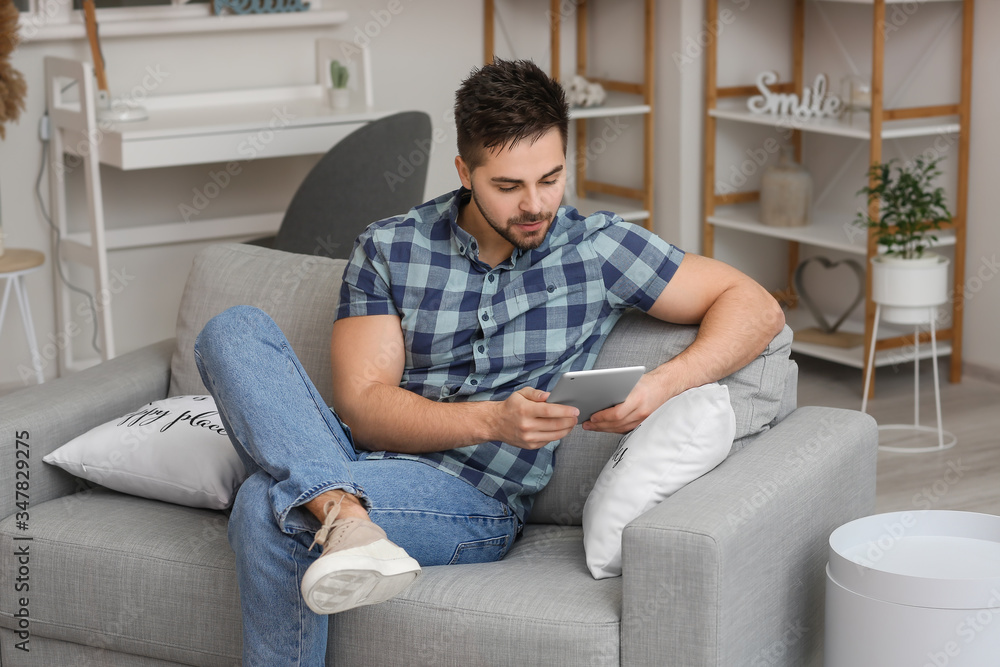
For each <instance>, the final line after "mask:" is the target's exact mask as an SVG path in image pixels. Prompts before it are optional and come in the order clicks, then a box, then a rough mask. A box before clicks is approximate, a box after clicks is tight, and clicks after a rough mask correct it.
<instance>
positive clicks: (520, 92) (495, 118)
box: [455, 58, 569, 169]
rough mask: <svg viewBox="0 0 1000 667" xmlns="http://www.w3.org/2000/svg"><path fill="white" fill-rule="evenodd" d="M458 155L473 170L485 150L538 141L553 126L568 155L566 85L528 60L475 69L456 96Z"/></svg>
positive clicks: (505, 62) (494, 64) (505, 61)
mask: <svg viewBox="0 0 1000 667" xmlns="http://www.w3.org/2000/svg"><path fill="white" fill-rule="evenodd" d="M455 125H456V126H457V128H458V154H459V155H461V156H462V159H463V160H465V163H466V164H467V165H468V166H469V169H475V168H476V167H478V166H479V165H481V164H482V163H483V160H484V152H485V151H486V150H497V151H500V150H503V149H504V148H507V147H509V146H514V145H516V144H517V143H518V142H520V141H521V140H523V139H527V140H528V141H532V142H533V141H536V140H537V139H538V138H539V137H541V136H542V135H543V134H545V133H546V132H548V131H549V130H550V129H552V128H553V127H555V128H558V129H559V134H560V135H561V136H562V143H563V153H564V154H565V152H566V141H567V133H568V128H569V105H568V104H567V103H566V93H565V92H564V91H563V88H562V86H560V85H559V83H557V82H556V81H553V80H552V78H551V77H549V75H547V74H546V73H545V72H543V71H542V70H541V68H539V67H538V65H536V64H535V63H533V62H531V61H530V60H500V59H499V58H498V59H496V60H494V62H493V63H492V64H489V65H484V66H482V67H480V68H478V69H474V70H472V73H471V74H470V75H469V78H467V79H466V80H465V81H463V82H462V85H461V86H460V87H459V89H458V91H457V92H456V93H455Z"/></svg>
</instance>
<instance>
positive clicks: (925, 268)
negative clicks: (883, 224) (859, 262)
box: [871, 253, 951, 324]
mask: <svg viewBox="0 0 1000 667" xmlns="http://www.w3.org/2000/svg"><path fill="white" fill-rule="evenodd" d="M871 264H872V301H874V302H876V303H878V304H881V305H882V313H881V316H882V319H884V320H886V321H887V322H895V323H896V324H927V323H928V322H930V311H929V309H930V308H931V307H933V306H940V305H941V304H943V303H945V302H947V301H948V265H949V264H951V260H950V259H948V258H947V257H942V256H941V255H937V254H934V253H925V254H924V256H923V257H919V258H916V259H903V258H900V257H892V256H888V255H878V256H876V257H872V259H871Z"/></svg>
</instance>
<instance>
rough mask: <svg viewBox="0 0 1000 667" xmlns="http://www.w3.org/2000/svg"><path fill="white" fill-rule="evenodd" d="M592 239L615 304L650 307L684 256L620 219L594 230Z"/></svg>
mask: <svg viewBox="0 0 1000 667" xmlns="http://www.w3.org/2000/svg"><path fill="white" fill-rule="evenodd" d="M591 242H592V244H593V247H594V251H595V252H596V253H597V255H598V256H599V257H600V258H601V259H602V260H603V261H602V267H601V271H602V274H603V278H604V284H605V286H606V287H607V289H608V292H609V297H608V298H609V300H610V301H611V303H612V305H614V306H616V307H635V308H638V309H640V310H642V311H649V309H650V308H652V307H653V304H654V303H655V302H656V299H657V298H658V297H659V296H660V293H661V292H662V291H663V288H665V287H666V286H667V283H668V282H670V279H671V278H673V277H674V273H676V272H677V267H679V266H680V263H681V260H683V259H684V251H683V250H681V249H680V248H677V247H676V246H674V245H672V244H670V243H667V242H666V241H664V240H663V239H661V238H660V237H659V236H657V235H656V234H653V233H652V232H650V231H649V230H647V229H645V228H643V227H639V226H638V225H634V224H632V223H629V222H624V221H622V220H620V219H619V220H618V221H617V222H615V223H613V224H611V225H608V226H607V227H605V228H603V229H602V230H601V231H600V233H598V234H594V235H593V236H592V237H591Z"/></svg>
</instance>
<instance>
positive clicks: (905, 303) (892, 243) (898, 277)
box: [855, 157, 951, 324]
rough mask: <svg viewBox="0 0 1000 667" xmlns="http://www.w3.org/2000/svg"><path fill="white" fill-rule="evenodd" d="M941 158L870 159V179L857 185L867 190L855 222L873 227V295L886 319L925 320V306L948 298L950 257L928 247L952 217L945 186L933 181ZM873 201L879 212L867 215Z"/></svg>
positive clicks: (928, 313) (864, 191)
mask: <svg viewBox="0 0 1000 667" xmlns="http://www.w3.org/2000/svg"><path fill="white" fill-rule="evenodd" d="M940 160H941V158H935V159H933V160H926V159H924V158H923V157H917V158H914V159H913V160H912V161H911V162H906V163H900V162H899V161H898V160H890V161H889V162H885V163H881V164H874V165H872V167H871V169H870V170H869V171H868V176H869V184H868V185H867V186H866V187H864V188H862V189H861V190H859V191H858V194H859V195H860V194H864V195H866V196H867V199H868V208H867V209H866V210H865V211H864V212H861V213H858V216H857V218H856V219H855V223H856V224H858V225H860V226H862V227H866V228H868V229H871V230H874V233H875V240H876V241H877V242H878V245H879V247H880V250H881V252H880V254H878V255H876V256H875V257H873V258H872V260H871V265H872V300H873V301H875V302H876V303H879V304H881V305H882V317H883V318H885V319H886V320H888V321H890V322H897V323H900V324H922V323H925V322H927V321H928V319H929V317H930V310H929V309H930V308H931V307H933V306H938V305H940V304H942V303H945V302H946V301H947V300H948V266H949V264H950V260H949V259H948V258H947V257H943V256H941V255H938V254H936V253H933V252H929V251H928V248H930V247H931V244H933V243H934V242H935V241H937V236H935V235H934V234H933V232H934V231H936V230H938V229H940V228H941V225H942V224H944V223H948V222H951V213H950V212H949V211H948V207H947V205H946V203H945V195H944V189H943V188H941V187H935V186H934V180H935V179H936V178H937V177H938V176H940V175H941V172H940V171H939V170H938V168H937V165H938V162H940ZM873 204H877V205H878V218H873V217H872V215H871V212H872V206H873Z"/></svg>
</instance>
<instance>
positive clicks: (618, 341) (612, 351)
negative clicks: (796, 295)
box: [529, 311, 795, 525]
mask: <svg viewBox="0 0 1000 667" xmlns="http://www.w3.org/2000/svg"><path fill="white" fill-rule="evenodd" d="M697 334H698V327H696V326H678V325H674V324H666V323H664V322H661V321H659V320H656V319H654V318H652V317H649V316H648V315H645V314H644V313H641V312H638V311H631V312H629V313H626V314H625V315H624V316H622V318H621V320H619V322H618V324H616V325H615V328H614V329H612V331H611V334H610V335H609V336H608V338H607V340H606V341H605V343H604V347H603V348H601V352H600V354H599V355H598V357H597V363H596V364H595V368H613V367H615V366H635V365H638V364H641V365H644V366H645V367H646V368H656V367H657V366H659V365H660V364H662V363H664V362H665V361H667V360H669V359H672V358H673V357H675V356H677V355H678V354H679V353H680V352H682V351H683V350H684V349H685V348H687V347H688V346H689V345H690V344H691V343H692V342H694V339H695V336H696V335H697ZM791 343H792V331H791V329H789V328H788V327H787V326H786V327H785V328H784V329H783V330H782V331H781V332H780V333H779V334H778V335H777V336H775V337H774V339H773V340H772V341H771V342H770V343H769V344H768V345H767V348H766V349H765V350H764V352H763V354H761V355H760V356H758V357H757V358H756V359H754V360H753V361H751V362H750V363H749V364H747V365H746V366H744V367H743V368H741V369H740V370H738V371H736V372H735V373H733V374H731V375H729V376H727V377H725V378H722V379H721V380H719V384H722V385H725V386H726V387H728V388H729V399H730V401H731V403H732V406H733V412H734V413H735V415H736V439H735V440H734V441H733V447H732V451H737V450H739V449H742V448H743V447H744V446H746V445H747V444H748V443H749V442H751V441H752V440H753V439H754V438H755V437H756V436H758V435H759V434H760V433H763V432H764V431H766V430H768V429H769V428H770V427H771V426H772V425H773V424H775V423H777V421H778V416H779V412H786V411H788V406H787V405H786V404H787V403H788V397H787V396H786V394H785V385H786V382H787V379H788V377H790V376H794V368H795V367H794V365H793V364H792V362H791V361H790V360H789V358H788V357H789V354H790V352H791ZM783 401H784V402H783ZM783 405H785V408H784V409H782V406H783ZM620 440H621V436H619V435H616V434H613V433H595V432H593V431H584V430H583V429H581V428H576V429H574V430H573V432H572V433H570V434H569V435H568V436H567V437H566V438H564V439H563V441H562V443H561V444H560V445H559V449H557V450H556V460H555V465H554V467H555V471H554V473H553V475H552V479H551V480H550V481H549V483H548V485H547V486H546V487H545V488H544V489H542V491H541V492H540V493H539V494H538V495H537V496H536V497H535V503H534V507H533V509H532V510H531V517H530V519H529V520H530V521H532V522H534V523H555V524H560V525H579V524H580V522H581V520H582V518H583V506H584V503H585V502H586V500H587V495H588V494H589V493H590V489H591V488H593V486H594V482H595V481H596V480H597V477H598V475H600V473H601V469H602V468H603V467H604V464H605V463H606V462H607V460H608V458H609V457H610V456H611V454H612V453H613V452H614V451H615V449H616V448H617V447H618V442H619V441H620Z"/></svg>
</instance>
